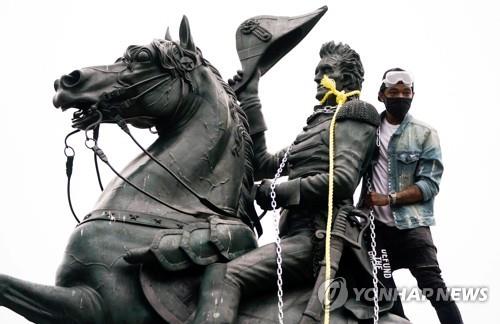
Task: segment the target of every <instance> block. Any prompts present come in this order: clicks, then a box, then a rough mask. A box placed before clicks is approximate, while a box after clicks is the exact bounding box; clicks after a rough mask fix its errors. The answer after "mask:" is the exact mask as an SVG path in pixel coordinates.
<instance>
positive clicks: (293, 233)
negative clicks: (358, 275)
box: [194, 41, 379, 323]
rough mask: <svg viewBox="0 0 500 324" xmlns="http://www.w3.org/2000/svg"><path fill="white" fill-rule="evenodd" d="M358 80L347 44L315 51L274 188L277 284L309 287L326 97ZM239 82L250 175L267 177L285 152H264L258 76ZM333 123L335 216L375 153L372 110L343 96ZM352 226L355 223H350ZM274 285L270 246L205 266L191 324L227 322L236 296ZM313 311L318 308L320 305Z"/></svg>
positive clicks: (266, 185) (261, 191)
mask: <svg viewBox="0 0 500 324" xmlns="http://www.w3.org/2000/svg"><path fill="white" fill-rule="evenodd" d="M363 75H364V70H363V66H362V64H361V60H360V57H359V55H358V54H357V53H356V52H355V51H354V50H352V49H351V48H350V47H349V46H348V45H345V44H342V43H334V42H333V41H332V42H328V43H326V44H324V45H323V46H322V47H321V50H320V62H319V64H318V65H317V68H316V71H315V78H314V81H315V82H316V84H317V93H316V98H317V99H318V100H320V103H321V104H320V105H318V106H316V107H314V110H313V112H312V114H311V115H310V116H309V118H308V119H307V125H306V126H305V127H304V129H303V132H302V133H300V134H299V135H298V136H297V138H296V139H295V141H294V142H293V147H292V148H291V150H290V151H289V155H288V163H287V165H286V167H285V168H284V171H283V174H282V175H288V181H284V182H282V183H280V184H279V185H277V186H276V189H275V192H276V202H277V208H282V210H284V212H283V214H282V221H281V246H282V255H283V261H282V268H283V278H284V279H283V280H284V282H285V285H291V284H292V283H296V284H297V283H298V284H304V283H309V285H313V284H314V280H315V274H317V272H318V271H317V268H318V263H319V261H321V260H322V252H324V243H322V244H323V245H321V244H315V242H314V236H315V232H316V231H317V230H323V231H324V230H325V228H326V218H327V205H328V173H329V127H330V123H331V121H332V117H333V115H334V113H335V111H336V109H337V103H336V95H333V93H335V92H336V91H337V90H338V91H342V90H344V91H345V93H349V92H351V91H353V90H360V89H361V84H362V82H363ZM325 76H326V78H325ZM245 77H246V78H247V80H246V81H247V83H246V84H245V86H244V87H242V88H241V90H240V92H239V94H238V99H239V100H240V103H241V106H242V108H243V109H244V111H245V113H246V114H247V116H248V120H249V124H250V134H251V136H252V140H253V142H254V163H253V164H254V169H255V178H256V180H260V179H270V178H273V177H274V175H275V173H276V171H277V170H278V167H279V166H280V162H281V161H282V158H283V156H284V154H285V152H286V149H284V150H282V151H280V152H279V153H276V154H270V153H268V152H267V147H266V140H265V130H266V129H267V128H266V125H265V122H264V118H263V115H262V112H261V104H260V100H259V96H258V85H259V71H257V72H256V73H254V74H253V75H252V76H250V77H248V76H245V75H241V74H240V75H239V76H235V78H234V80H231V81H232V82H230V83H232V84H233V86H234V85H235V84H237V83H238V82H242V79H245ZM323 79H326V80H328V79H329V80H330V81H334V82H331V83H330V84H334V85H335V86H336V89H334V90H332V89H328V88H327V87H325V86H324V85H322V84H324V83H322V80H323ZM281 108H283V107H281ZM275 109H280V107H275ZM336 120H337V122H336V130H335V133H334V134H335V137H334V140H335V167H334V175H335V176H334V187H335V195H334V201H333V204H334V214H335V215H337V216H338V214H339V210H342V209H344V210H345V209H349V208H350V209H351V210H352V208H353V207H352V205H353V198H352V197H353V194H354V191H355V189H356V187H357V185H358V184H359V182H360V179H361V178H362V176H363V174H364V173H365V171H366V170H367V169H368V167H369V166H370V163H371V157H372V154H373V152H374V150H375V138H376V129H377V126H378V124H379V118H378V113H377V112H376V110H375V108H374V107H373V106H372V105H370V104H368V103H366V102H363V101H361V100H359V99H358V98H357V96H350V97H348V98H347V102H346V103H345V104H344V105H343V106H342V109H341V110H340V111H339V114H338V115H337V118H336ZM270 192H271V181H269V180H264V181H262V183H261V185H260V186H259V187H258V190H257V194H256V200H257V203H258V204H259V205H260V206H261V207H262V208H263V209H265V210H271V209H272V207H271V197H270ZM352 223H355V219H353V220H352ZM352 223H351V225H352ZM348 225H349V224H348ZM352 226H355V225H352ZM359 251H361V249H360V250H359ZM340 253H342V252H341V251H340ZM359 253H360V254H363V252H359ZM318 254H319V256H318ZM365 254H366V251H365ZM361 258H363V257H361ZM314 268H315V269H314ZM332 268H338V263H337V264H332ZM359 268H360V269H362V270H359V271H361V272H362V271H366V272H367V276H366V277H368V278H370V279H369V282H370V283H371V277H369V276H370V274H371V270H370V269H371V268H370V264H369V261H366V262H365V266H364V268H363V267H362V266H360V267H359ZM349 271H351V272H355V271H357V270H356V269H350V270H349ZM276 280H277V274H276V246H275V245H274V244H268V245H265V246H261V247H259V248H257V249H255V250H253V251H251V252H249V253H247V254H244V255H242V256H240V257H238V258H236V259H234V260H232V261H230V262H228V263H226V264H223V263H216V264H212V265H209V266H208V267H207V269H206V271H205V275H204V277H203V279H202V284H201V289H200V298H199V303H198V310H197V313H196V318H195V321H194V322H195V323H232V322H234V321H235V319H236V316H237V312H238V306H239V302H240V298H241V296H242V295H247V296H248V295H255V294H256V293H259V292H263V291H266V290H268V291H269V290H271V289H276V286H275V283H276ZM323 280H324V279H323ZM313 297H315V296H313ZM319 307H320V310H321V305H320V306H319ZM305 315H307V316H310V317H311V318H310V319H309V320H312V321H313V322H314V321H315V320H317V318H313V317H315V316H317V315H321V314H305ZM303 319H304V317H303Z"/></svg>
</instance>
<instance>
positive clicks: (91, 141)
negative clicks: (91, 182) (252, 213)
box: [64, 76, 234, 223]
mask: <svg viewBox="0 0 500 324" xmlns="http://www.w3.org/2000/svg"><path fill="white" fill-rule="evenodd" d="M156 78H157V76H156V77H153V78H150V79H148V80H143V81H141V82H140V84H144V83H145V82H147V81H151V80H154V79H156ZM164 81H165V80H162V81H160V82H158V83H157V84H155V85H153V86H152V87H150V88H148V89H146V90H145V91H143V92H141V93H139V94H137V95H136V96H134V97H132V98H131V99H127V100H126V101H125V102H124V104H122V105H126V106H128V107H130V106H131V102H133V101H136V100H137V99H139V98H140V97H142V96H143V95H145V94H146V93H148V92H150V91H152V90H153V89H155V88H156V87H157V86H159V85H160V84H162V83H163V82H164ZM138 85H139V84H138V83H136V84H134V85H132V86H130V87H127V88H125V89H123V88H122V89H119V90H115V91H114V94H112V95H111V96H123V95H124V94H125V93H126V91H124V90H131V89H134V88H135V87H136V86H138ZM183 93H184V82H183V81H182V80H181V94H183ZM182 97H183V96H182V95H181V99H180V100H179V102H178V103H177V106H176V108H175V111H178V109H179V108H180V106H181V103H182ZM107 98H110V97H109V96H108V97H107ZM96 106H97V105H96ZM93 111H94V112H95V113H96V114H98V120H97V121H96V122H94V123H92V124H91V125H89V126H88V127H87V128H86V129H85V136H86V140H85V146H86V147H87V148H88V149H91V150H92V151H94V159H95V163H96V173H97V177H98V180H99V184H100V186H101V190H102V182H101V179H100V173H99V168H98V164H97V157H99V159H100V160H101V161H102V162H103V163H104V164H106V165H107V166H108V167H109V168H110V169H111V171H112V172H113V173H114V174H115V175H116V176H117V177H119V178H120V179H121V180H123V181H124V182H126V183H127V184H128V185H130V186H131V187H133V188H134V189H136V190H137V191H139V192H140V193H142V194H144V195H146V196H147V197H149V198H151V199H153V200H154V201H156V202H158V203H160V204H162V205H164V206H166V207H168V208H171V209H173V210H175V211H177V212H180V213H183V214H186V215H190V216H196V215H198V214H197V213H192V212H188V211H185V210H182V209H179V208H177V207H174V206H172V205H170V204H169V203H167V202H165V201H163V200H161V199H159V198H157V197H155V196H153V195H152V194H150V193H148V192H146V191H145V190H143V189H141V188H139V187H137V186H136V185H135V184H133V183H132V182H130V181H129V180H128V179H126V178H125V177H123V176H122V175H121V174H120V173H119V172H118V171H116V169H115V168H113V166H112V165H111V164H110V162H109V160H108V158H107V156H106V154H105V153H104V151H103V150H102V149H101V148H100V147H99V146H98V145H97V138H98V131H99V125H100V124H101V122H102V120H103V115H102V112H100V111H99V110H98V109H97V108H96V107H95V108H93ZM114 121H115V122H116V124H117V125H118V126H120V128H121V129H122V130H123V131H124V132H125V133H126V134H127V135H128V136H129V137H130V138H131V139H132V140H133V142H134V143H135V144H136V145H137V146H138V147H139V148H140V149H141V150H142V151H143V152H144V153H145V154H146V155H147V156H148V157H149V158H150V159H151V160H153V161H154V162H155V163H156V164H157V165H159V166H160V167H161V168H162V169H164V170H165V171H167V172H168V173H169V174H170V175H171V176H172V177H173V178H174V179H175V180H176V181H177V182H178V183H179V184H180V185H182V186H183V187H184V188H185V189H187V190H188V191H189V192H190V193H191V194H192V195H193V196H195V197H196V198H197V199H198V200H199V201H200V202H201V203H202V204H203V205H204V206H205V207H207V208H208V209H210V210H212V211H213V212H215V213H217V214H220V215H223V216H229V217H234V215H232V214H230V213H229V212H227V211H225V210H223V209H221V208H219V207H217V206H216V205H215V204H213V203H212V202H211V201H210V200H209V199H207V198H206V197H203V196H201V195H200V194H199V193H197V192H196V191H195V190H194V189H193V188H191V187H190V186H189V185H188V184H186V183H185V182H184V181H183V180H182V179H181V178H180V177H179V176H178V175H177V174H175V173H174V172H173V171H172V170H170V168H169V167H167V166H166V165H165V164H163V163H162V162H161V161H159V160H158V159H157V158H156V157H154V156H153V155H151V153H149V152H148V151H147V150H146V149H145V148H144V147H143V146H142V145H141V144H140V143H139V142H138V141H137V139H136V138H135V137H134V136H133V135H132V133H131V132H130V130H129V128H128V126H127V124H126V121H125V119H123V118H122V117H121V116H120V115H119V114H116V115H115V116H114ZM90 130H93V137H90V136H89V135H88V132H89V131H90ZM78 131H79V130H76V131H73V132H71V133H69V134H68V135H67V136H66V138H65V149H64V153H65V155H66V157H67V161H66V174H67V177H68V185H67V195H68V203H69V205H70V209H71V212H72V213H73V216H74V217H75V219H76V221H77V222H78V223H80V220H79V219H78V217H77V216H76V214H75V212H74V209H73V205H72V202H71V193H70V181H71V174H72V170H73V161H74V156H75V152H74V149H73V148H72V147H71V146H69V145H68V144H67V139H68V138H69V137H70V136H71V135H73V134H75V133H77V132H78Z"/></svg>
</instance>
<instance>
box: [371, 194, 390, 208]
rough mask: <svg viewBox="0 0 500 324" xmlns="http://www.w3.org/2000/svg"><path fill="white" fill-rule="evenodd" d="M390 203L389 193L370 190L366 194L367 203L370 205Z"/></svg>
mask: <svg viewBox="0 0 500 324" xmlns="http://www.w3.org/2000/svg"><path fill="white" fill-rule="evenodd" d="M389 203H390V201H389V197H388V196H387V195H382V194H379V193H378V192H369V193H368V195H367V196H366V204H367V205H368V207H372V206H387V205H389Z"/></svg>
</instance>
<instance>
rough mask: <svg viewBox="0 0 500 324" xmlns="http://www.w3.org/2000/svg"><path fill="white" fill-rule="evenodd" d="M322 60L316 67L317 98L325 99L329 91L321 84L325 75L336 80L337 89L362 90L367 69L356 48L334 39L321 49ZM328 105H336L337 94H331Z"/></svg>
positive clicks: (347, 90) (346, 90)
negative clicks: (364, 67)
mask: <svg viewBox="0 0 500 324" xmlns="http://www.w3.org/2000/svg"><path fill="white" fill-rule="evenodd" d="M319 56H320V58H321V59H320V61H319V63H318V66H317V67H316V71H315V77H314V81H315V82H316V83H317V84H318V90H317V93H316V99H318V100H321V99H323V97H324V95H325V93H326V92H327V91H328V90H327V89H325V88H324V87H323V86H321V85H320V81H321V79H322V78H323V75H327V76H328V77H329V78H330V79H333V80H335V83H336V86H337V90H339V91H342V90H345V92H349V91H353V90H361V86H362V83H363V80H364V79H363V76H364V74H365V71H364V69H363V64H362V63H361V58H360V57H359V54H358V53H356V51H355V50H353V49H352V48H350V47H349V45H347V44H342V43H338V44H336V43H335V42H334V41H331V42H328V43H325V44H323V45H322V46H321V49H320V51H319ZM326 104H327V105H332V106H334V105H336V104H335V96H331V97H330V98H329V99H328V101H327V102H326Z"/></svg>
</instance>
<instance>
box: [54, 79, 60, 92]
mask: <svg viewBox="0 0 500 324" xmlns="http://www.w3.org/2000/svg"><path fill="white" fill-rule="evenodd" d="M58 89H59V79H57V80H55V81H54V90H55V91H57V90H58Z"/></svg>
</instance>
